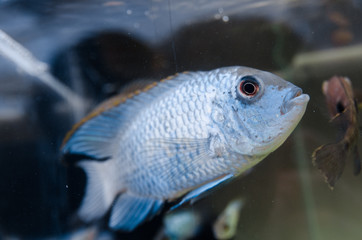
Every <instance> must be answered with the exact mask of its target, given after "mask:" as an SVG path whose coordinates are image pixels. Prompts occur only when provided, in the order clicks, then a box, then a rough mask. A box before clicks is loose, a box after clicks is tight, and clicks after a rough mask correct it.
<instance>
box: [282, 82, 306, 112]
mask: <svg viewBox="0 0 362 240" xmlns="http://www.w3.org/2000/svg"><path fill="white" fill-rule="evenodd" d="M308 101H309V96H308V95H307V94H303V91H302V89H301V88H299V87H294V88H292V89H291V90H290V91H289V92H288V93H287V95H286V96H285V97H284V100H283V104H282V107H281V108H280V113H281V114H282V115H283V114H286V113H287V112H289V111H290V110H291V109H292V108H293V107H294V106H297V105H300V106H304V105H305V104H306V103H307V102H308Z"/></svg>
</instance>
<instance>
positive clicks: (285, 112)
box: [216, 67, 309, 160]
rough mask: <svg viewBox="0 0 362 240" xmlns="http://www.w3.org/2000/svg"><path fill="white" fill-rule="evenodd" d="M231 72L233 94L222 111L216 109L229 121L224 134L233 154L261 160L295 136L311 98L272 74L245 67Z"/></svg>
mask: <svg viewBox="0 0 362 240" xmlns="http://www.w3.org/2000/svg"><path fill="white" fill-rule="evenodd" d="M231 72H232V73H231V74H230V76H229V78H230V79H229V81H230V84H231V85H229V86H228V88H229V91H228V93H229V94H226V95H224V96H223V97H221V98H223V100H221V101H220V102H219V103H220V104H219V110H220V109H221V108H222V110H221V111H217V110H216V112H219V114H220V113H221V112H222V114H223V116H224V119H225V120H224V121H223V124H222V125H220V128H221V132H223V134H224V136H225V141H226V142H227V145H228V146H230V148H231V149H232V151H235V152H237V153H240V154H242V155H245V156H251V157H253V159H259V160H261V159H262V158H264V157H265V156H266V155H268V154H269V153H270V152H272V151H274V150H275V149H277V148H278V147H279V146H280V145H281V144H282V143H283V142H284V141H285V140H286V139H287V137H288V136H289V135H290V134H291V132H292V131H293V130H294V128H295V127H296V126H297V124H298V123H299V121H300V120H301V118H302V116H303V114H304V112H305V110H306V106H307V103H308V101H309V96H308V95H307V94H303V93H302V90H301V89H300V88H299V87H296V86H295V85H293V84H292V83H290V82H287V81H285V80H283V79H282V78H280V77H278V76H276V75H274V74H272V73H269V72H264V71H259V70H256V69H251V68H245V67H236V68H235V69H234V71H231ZM224 75H225V74H224ZM224 78H225V77H224ZM216 102H217V101H216ZM221 102H222V103H221ZM258 156H259V157H258Z"/></svg>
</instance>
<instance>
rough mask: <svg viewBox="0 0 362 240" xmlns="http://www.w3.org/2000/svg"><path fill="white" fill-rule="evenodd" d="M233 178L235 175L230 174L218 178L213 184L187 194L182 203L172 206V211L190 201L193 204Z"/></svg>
mask: <svg viewBox="0 0 362 240" xmlns="http://www.w3.org/2000/svg"><path fill="white" fill-rule="evenodd" d="M233 176H234V175H232V174H228V175H226V176H223V177H221V178H218V179H216V180H214V181H212V182H208V183H206V184H204V185H202V186H201V187H199V188H196V189H194V190H192V191H191V192H189V193H187V194H186V195H185V196H184V197H183V198H182V200H181V201H180V202H178V203H177V204H176V205H174V206H172V208H171V210H174V209H175V208H178V207H179V206H181V205H182V204H184V203H186V202H188V201H191V202H192V201H195V200H197V199H198V198H199V197H200V195H201V194H202V193H204V192H206V191H208V190H210V189H212V188H214V187H216V186H217V185H219V184H221V183H223V182H225V181H227V180H230V179H231V178H232V177H233Z"/></svg>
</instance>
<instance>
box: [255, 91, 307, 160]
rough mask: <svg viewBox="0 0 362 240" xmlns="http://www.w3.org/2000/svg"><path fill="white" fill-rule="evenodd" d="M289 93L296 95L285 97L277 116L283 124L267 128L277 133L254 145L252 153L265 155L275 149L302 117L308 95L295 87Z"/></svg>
mask: <svg viewBox="0 0 362 240" xmlns="http://www.w3.org/2000/svg"><path fill="white" fill-rule="evenodd" d="M298 89H299V88H298ZM291 94H295V95H294V96H296V97H292V98H289V99H288V98H286V100H285V101H284V103H283V105H282V106H281V110H280V113H281V115H280V116H279V117H280V118H282V121H280V122H282V123H283V125H279V126H272V127H271V128H274V130H273V129H270V130H269V131H275V132H278V134H277V135H276V136H275V137H274V138H272V139H271V140H270V141H263V143H262V145H261V146H257V147H255V148H254V149H253V151H252V153H253V154H258V155H264V156H266V155H267V154H269V153H271V152H273V151H275V150H276V149H277V148H278V147H279V146H281V145H282V144H283V143H284V141H285V140H286V139H287V138H288V137H289V135H290V134H291V133H292V132H293V130H294V129H295V128H296V126H297V125H298V123H299V122H300V120H301V119H302V117H303V115H304V113H305V111H306V108H307V104H308V102H309V99H310V97H309V95H307V94H299V93H298V92H297V91H295V89H293V90H292V91H291ZM287 97H288V96H287Z"/></svg>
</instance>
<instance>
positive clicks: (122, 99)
mask: <svg viewBox="0 0 362 240" xmlns="http://www.w3.org/2000/svg"><path fill="white" fill-rule="evenodd" d="M176 76H178V75H175V76H172V77H169V78H167V79H166V80H167V81H166V80H161V81H160V82H155V83H153V84H151V85H148V86H146V87H144V88H143V89H142V90H136V91H134V92H132V93H127V94H125V93H121V94H119V95H117V96H115V97H113V98H111V99H109V100H107V101H105V102H103V103H102V104H100V105H99V106H98V107H97V108H96V109H95V110H93V111H92V112H91V113H90V114H89V115H87V116H86V117H85V118H83V119H82V120H81V121H80V122H79V123H77V124H75V125H74V127H73V128H72V129H71V130H70V132H69V133H68V134H67V135H66V137H65V139H64V141H63V145H62V152H63V155H65V156H67V155H74V154H76V155H81V156H82V155H86V156H89V157H90V158H89V159H98V160H101V159H103V160H104V159H109V158H111V157H112V155H113V154H114V147H115V145H114V144H113V143H114V142H115V139H116V138H117V136H119V134H120V133H121V132H122V127H124V124H127V123H129V121H130V119H133V117H134V116H135V115H137V114H138V113H139V111H140V109H143V108H144V107H145V106H146V105H148V104H149V103H150V102H151V101H153V100H154V99H155V98H158V97H160V96H162V95H163V94H165V93H167V91H168V90H169V89H171V88H174V87H176V86H178V85H180V84H181V83H183V82H184V80H185V77H181V78H180V77H177V78H175V77H176ZM182 76H186V75H182ZM170 79H173V80H170ZM168 80H170V81H168ZM156 86H157V87H156ZM66 158H67V157H66ZM64 160H65V161H66V162H67V159H64Z"/></svg>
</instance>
